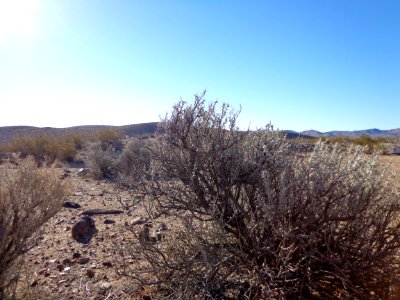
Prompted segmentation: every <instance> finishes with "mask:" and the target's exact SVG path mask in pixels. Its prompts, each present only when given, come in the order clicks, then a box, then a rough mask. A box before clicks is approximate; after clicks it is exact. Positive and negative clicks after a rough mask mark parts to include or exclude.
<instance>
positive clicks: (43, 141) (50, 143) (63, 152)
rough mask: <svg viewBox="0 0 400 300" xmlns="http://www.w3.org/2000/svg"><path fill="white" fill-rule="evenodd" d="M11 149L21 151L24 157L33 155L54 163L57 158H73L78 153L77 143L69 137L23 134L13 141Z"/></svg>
mask: <svg viewBox="0 0 400 300" xmlns="http://www.w3.org/2000/svg"><path fill="white" fill-rule="evenodd" d="M9 150H10V151H11V152H20V153H21V156H22V157H26V156H33V157H34V158H35V160H36V161H37V162H47V163H52V162H54V160H56V159H58V160H60V161H68V160H72V159H73V158H74V156H75V154H76V145H75V142H74V141H73V140H72V139H71V138H69V137H52V136H48V135H37V136H22V137H18V138H16V139H14V140H13V141H12V142H11V144H10V146H9Z"/></svg>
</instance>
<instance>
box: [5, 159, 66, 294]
mask: <svg viewBox="0 0 400 300" xmlns="http://www.w3.org/2000/svg"><path fill="white" fill-rule="evenodd" d="M14 171H15V172H14ZM0 176H1V177H0V299H7V298H13V297H14V296H15V295H14V292H15V290H16V285H17V283H18V279H19V275H20V271H21V269H20V265H19V263H20V261H19V259H20V258H21V256H22V255H23V254H24V253H26V252H27V251H28V250H29V249H30V248H31V247H33V246H34V245H35V243H36V241H37V238H38V236H39V234H38V233H39V229H40V227H41V226H42V225H43V224H44V223H45V222H46V221H48V220H49V219H50V218H51V217H52V216H54V214H55V213H56V212H57V211H58V210H59V209H60V208H61V204H62V200H63V198H64V196H65V193H66V189H65V186H64V184H62V183H61V182H60V180H59V179H58V178H57V176H56V175H55V174H54V173H53V171H52V170H50V169H44V168H41V169H38V168H37V167H36V163H35V162H34V161H33V160H32V159H27V160H25V161H23V162H22V163H21V164H20V166H19V169H18V170H9V171H4V170H1V171H0Z"/></svg>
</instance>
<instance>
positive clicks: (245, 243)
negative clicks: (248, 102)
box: [132, 95, 400, 299]
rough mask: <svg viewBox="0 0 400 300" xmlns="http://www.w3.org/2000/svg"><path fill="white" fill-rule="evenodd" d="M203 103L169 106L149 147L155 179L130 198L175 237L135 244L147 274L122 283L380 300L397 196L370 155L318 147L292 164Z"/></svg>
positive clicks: (266, 135) (393, 253)
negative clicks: (171, 224) (170, 220)
mask: <svg viewBox="0 0 400 300" xmlns="http://www.w3.org/2000/svg"><path fill="white" fill-rule="evenodd" d="M203 96H204V95H201V96H196V98H195V101H194V103H193V104H192V105H190V104H187V103H185V102H182V101H181V102H179V103H178V104H176V105H175V106H174V109H173V111H172V114H171V115H170V116H169V117H167V118H166V119H165V120H163V122H162V123H161V130H160V132H162V133H161V134H159V135H158V143H154V145H153V146H152V147H151V153H152V160H153V168H156V172H158V173H159V174H162V177H161V178H153V180H143V185H142V186H138V187H137V189H141V188H143V189H144V190H145V191H147V193H148V195H149V196H150V197H151V198H152V201H150V202H149V203H151V205H154V203H156V204H157V205H156V207H155V209H156V210H157V211H159V212H160V213H162V212H166V211H169V213H170V214H171V213H173V214H174V215H175V220H176V227H177V229H176V230H174V231H171V232H170V233H169V236H168V238H165V239H162V240H161V241H160V242H156V243H155V242H154V241H152V240H151V239H150V242H149V240H148V239H147V240H146V239H145V240H144V239H140V247H139V248H138V249H136V251H135V255H136V257H137V255H138V254H137V253H139V251H140V253H141V255H142V257H144V258H145V259H147V265H140V264H138V265H137V268H138V269H137V270H134V271H133V273H132V274H133V276H134V278H136V279H137V280H139V281H140V282H142V283H149V284H151V283H156V284H157V286H158V288H159V289H160V291H162V292H163V295H164V296H165V297H166V298H173V299H176V298H181V299H191V298H193V299H195V298H196V297H197V298H198V299H204V298H206V299H214V298H218V299H299V298H307V299H308V298H323V299H338V298H359V299H366V298H383V297H387V296H388V293H389V291H390V287H391V286H395V285H398V277H399V275H400V270H399V259H398V255H399V249H400V215H399V213H400V198H399V197H400V196H399V191H398V189H396V188H395V187H394V186H393V184H392V181H390V180H389V179H390V176H389V175H388V174H386V173H385V171H384V170H383V169H382V168H381V167H380V166H379V165H378V157H377V155H373V156H366V155H365V154H364V153H363V148H361V147H353V148H349V149H344V150H343V149H341V148H340V147H337V146H333V147H332V146H329V147H328V146H327V145H326V144H324V143H322V142H320V143H317V144H316V146H315V149H314V150H313V152H312V153H311V154H309V155H298V154H297V152H296V151H293V147H289V145H288V143H287V142H286V141H285V139H283V138H282V137H281V136H280V135H279V133H277V132H276V131H275V130H273V128H272V127H271V126H267V128H266V129H265V130H261V131H257V132H241V131H239V129H238V128H237V126H236V120H237V117H238V113H236V112H230V111H229V107H228V105H225V104H223V105H222V107H221V108H220V109H218V106H217V104H216V103H211V104H208V105H207V104H206V103H205V101H204V99H203ZM162 178H169V180H163V179H162ZM143 273H144V274H146V276H149V275H153V276H156V279H155V280H154V281H153V282H149V281H148V280H146V276H144V277H142V276H140V274H143ZM147 278H148V277H147Z"/></svg>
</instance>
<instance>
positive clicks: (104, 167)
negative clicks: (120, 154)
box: [88, 143, 117, 179]
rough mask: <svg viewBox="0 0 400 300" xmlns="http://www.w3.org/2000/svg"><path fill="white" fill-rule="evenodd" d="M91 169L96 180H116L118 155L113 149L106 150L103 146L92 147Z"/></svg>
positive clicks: (95, 144) (90, 152) (90, 150)
mask: <svg viewBox="0 0 400 300" xmlns="http://www.w3.org/2000/svg"><path fill="white" fill-rule="evenodd" d="M88 159H89V167H90V169H91V171H92V174H93V176H94V178H95V179H103V178H107V179H114V178H115V177H116V174H117V154H116V153H115V151H113V149H112V148H111V147H108V148H106V149H104V148H103V147H102V145H101V144H99V143H94V144H92V145H91V146H90V149H89V154H88Z"/></svg>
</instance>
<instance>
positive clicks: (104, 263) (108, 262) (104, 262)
mask: <svg viewBox="0 0 400 300" xmlns="http://www.w3.org/2000/svg"><path fill="white" fill-rule="evenodd" d="M102 265H103V266H105V267H108V268H111V267H112V262H111V261H103V262H102Z"/></svg>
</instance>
